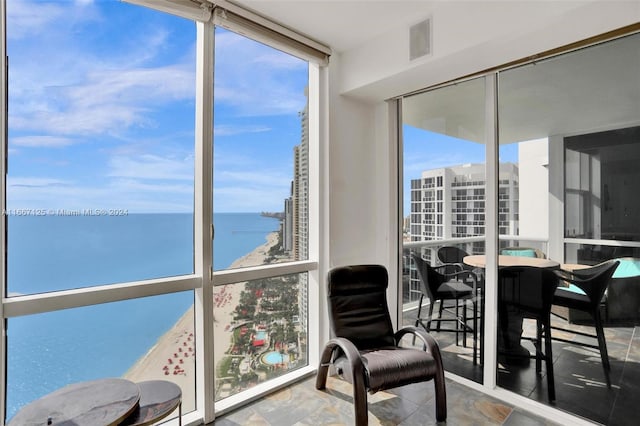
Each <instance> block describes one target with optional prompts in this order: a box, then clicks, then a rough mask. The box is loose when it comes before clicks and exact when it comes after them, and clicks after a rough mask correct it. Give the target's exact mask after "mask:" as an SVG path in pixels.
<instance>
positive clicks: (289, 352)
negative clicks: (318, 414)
mask: <svg viewBox="0 0 640 426" xmlns="http://www.w3.org/2000/svg"><path fill="white" fill-rule="evenodd" d="M306 289H307V274H296V275H285V276H280V277H272V278H266V279H262V280H253V281H247V282H242V283H237V284H229V285H225V286H221V287H216V289H215V296H214V297H215V299H214V302H215V305H214V316H215V319H216V321H215V323H214V327H215V329H214V335H215V348H216V351H215V364H216V369H215V371H216V373H215V374H216V397H215V399H216V401H219V400H221V399H223V398H226V397H228V396H231V395H234V394H236V393H238V392H240V391H243V390H246V389H248V388H250V387H252V386H255V385H256V384H258V383H262V382H265V381H267V380H270V379H272V378H275V377H278V376H281V375H283V374H286V373H288V372H290V371H292V370H294V369H296V368H300V367H303V366H306V365H307V364H308V353H307V314H306V312H307V302H306V300H307V297H306V296H307V291H306Z"/></svg>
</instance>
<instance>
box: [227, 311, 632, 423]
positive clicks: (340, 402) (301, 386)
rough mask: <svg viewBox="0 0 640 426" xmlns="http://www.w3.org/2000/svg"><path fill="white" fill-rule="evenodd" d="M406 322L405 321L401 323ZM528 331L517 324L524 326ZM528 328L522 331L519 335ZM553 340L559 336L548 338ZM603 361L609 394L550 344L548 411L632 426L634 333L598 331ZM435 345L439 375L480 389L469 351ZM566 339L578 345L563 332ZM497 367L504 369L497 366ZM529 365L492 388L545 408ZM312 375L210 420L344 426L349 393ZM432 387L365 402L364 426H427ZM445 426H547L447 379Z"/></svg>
mask: <svg viewBox="0 0 640 426" xmlns="http://www.w3.org/2000/svg"><path fill="white" fill-rule="evenodd" d="M405 322H406V323H410V322H411V318H410V317H409V316H407V317H405ZM554 322H555V323H556V325H563V326H569V327H574V328H575V329H577V330H582V331H592V330H593V328H591V327H588V326H576V325H573V324H571V325H569V324H567V323H566V322H563V320H561V319H558V318H555V319H554ZM527 325H529V326H530V325H531V324H525V326H527ZM528 328H529V327H525V334H526V333H527V330H528ZM554 333H561V332H556V331H554ZM605 334H606V339H607V346H608V350H609V357H610V362H611V381H612V387H611V388H610V389H608V388H607V387H606V385H605V382H604V373H603V370H602V364H601V361H600V357H599V352H598V351H597V350H595V349H589V348H584V347H579V346H576V345H571V344H568V343H562V342H557V341H554V342H553V358H554V369H555V374H554V376H555V382H556V395H557V400H556V402H555V404H554V406H555V407H556V408H558V409H560V410H563V411H567V412H570V413H573V414H576V415H579V416H581V417H584V418H586V419H588V420H591V421H593V422H596V423H601V424H604V425H615V426H626V425H629V426H631V425H634V426H635V425H637V424H639V423H638V422H639V420H638V418H637V416H636V412H637V407H638V401H639V400H638V395H640V327H637V326H636V327H634V326H626V327H606V330H605ZM434 335H435V336H436V338H437V339H438V341H439V343H440V347H441V350H442V354H443V361H444V364H445V367H446V368H447V370H449V371H452V372H454V373H455V374H458V375H460V376H462V377H466V378H468V379H470V380H474V381H476V382H480V381H481V380H482V367H481V366H473V364H472V362H471V350H470V348H462V347H461V346H456V345H455V344H454V341H453V337H452V336H453V334H452V333H440V334H438V333H434ZM563 335H564V337H567V338H569V339H575V340H578V339H584V338H582V337H580V336H579V335H575V334H572V333H563ZM503 367H504V366H503ZM534 367H535V363H534V362H533V361H532V362H531V363H530V364H529V366H525V367H518V368H516V367H504V368H500V369H499V372H498V384H499V386H501V387H504V388H506V389H508V390H511V391H513V392H515V393H518V394H521V395H523V396H526V397H528V398H531V399H534V400H537V401H540V402H542V403H545V404H548V401H547V388H546V377H545V376H544V367H543V374H542V375H541V376H538V375H536V373H535V368H534ZM314 380H315V376H314V377H311V378H308V379H306V380H304V381H302V382H300V383H297V384H295V385H293V386H291V387H287V388H285V389H283V390H281V391H279V392H276V393H274V394H272V395H270V396H267V397H265V398H263V399H260V400H258V401H256V402H254V403H252V404H250V405H247V406H245V407H243V408H241V409H239V410H237V411H234V412H231V413H228V414H226V415H224V416H222V417H219V418H218V419H216V421H215V424H216V425H222V426H235V425H256V426H261V425H264V426H270V425H272V426H288V425H314V426H315V425H332V426H338V425H351V424H353V406H352V403H351V386H350V385H349V384H348V383H345V382H343V381H341V380H338V379H332V378H330V379H329V381H328V383H327V390H326V391H317V390H316V389H315V387H314ZM433 397H434V394H433V383H432V382H428V383H422V384H415V385H410V386H405V387H401V388H397V389H393V390H391V391H388V392H378V393H377V394H374V395H369V424H370V425H402V426H409V425H435V424H437V422H436V421H435V407H434V401H433ZM447 406H448V419H447V424H449V425H456V426H458V425H460V426H464V425H507V426H520V425H522V426H530V425H531V426H534V425H552V424H553V423H550V422H548V421H546V420H544V419H541V418H538V417H536V416H533V415H531V414H530V413H528V412H525V411H523V410H520V409H518V408H517V407H513V406H510V405H508V404H505V403H504V402H502V401H499V400H496V399H493V398H491V397H489V396H487V395H485V394H483V393H481V392H478V391H475V390H473V389H470V388H468V387H466V386H464V385H461V384H459V383H457V382H453V381H451V380H447Z"/></svg>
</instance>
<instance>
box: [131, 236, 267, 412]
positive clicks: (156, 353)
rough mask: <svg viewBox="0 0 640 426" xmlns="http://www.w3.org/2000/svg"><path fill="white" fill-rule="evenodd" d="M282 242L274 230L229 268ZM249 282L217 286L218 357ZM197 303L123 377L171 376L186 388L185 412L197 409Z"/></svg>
mask: <svg viewBox="0 0 640 426" xmlns="http://www.w3.org/2000/svg"><path fill="white" fill-rule="evenodd" d="M277 243H278V232H277V231H273V232H270V233H269V234H268V235H267V237H266V242H265V243H264V244H262V245H260V246H258V247H256V248H255V249H253V250H252V251H251V252H249V253H247V254H246V255H244V256H242V257H240V258H238V259H236V260H235V261H234V262H233V263H232V264H231V265H230V266H229V268H227V269H235V268H241V267H245V266H257V265H262V264H264V260H265V259H266V256H267V254H268V253H269V250H270V249H271V247H273V246H274V245H276V244H277ZM244 289H245V282H240V283H237V284H225V285H222V286H219V287H214V289H213V298H214V300H213V306H214V307H213V309H214V321H213V327H214V336H216V339H215V341H214V360H215V362H214V363H215V366H214V368H217V364H218V362H219V361H220V360H221V359H222V358H223V357H224V356H225V353H226V352H227V350H228V349H229V346H230V344H231V338H232V336H233V328H232V327H231V322H232V320H233V315H232V314H233V311H234V310H235V307H236V306H237V304H238V301H239V299H240V294H241V293H242V292H243V291H244ZM194 314H195V312H194V306H193V305H191V306H190V307H189V308H188V309H187V311H186V312H185V313H184V314H183V315H182V316H181V317H180V318H179V319H178V321H177V322H176V323H175V324H174V325H173V326H171V328H169V330H168V331H167V332H166V333H164V334H163V335H162V336H160V337H159V338H158V341H157V342H156V343H155V344H154V345H153V346H152V347H151V348H150V349H149V350H148V351H147V352H146V353H145V354H144V355H142V356H141V357H140V358H139V359H138V360H137V361H136V362H135V363H134V364H133V365H132V366H131V367H130V368H129V369H128V370H127V371H126V372H125V373H124V374H123V375H122V377H123V378H125V379H128V380H131V381H133V382H140V381H145V380H159V379H160V380H170V381H172V382H174V383H176V384H177V385H178V386H180V388H181V389H182V402H183V413H185V412H189V411H192V410H194V409H195V408H196V407H195V406H194V404H195V362H194V359H195V349H196V348H195V330H194Z"/></svg>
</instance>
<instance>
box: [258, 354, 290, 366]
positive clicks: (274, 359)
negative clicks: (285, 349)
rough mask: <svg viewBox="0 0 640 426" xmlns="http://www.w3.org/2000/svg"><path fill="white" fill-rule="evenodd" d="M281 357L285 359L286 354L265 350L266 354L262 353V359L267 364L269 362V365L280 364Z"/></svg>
mask: <svg viewBox="0 0 640 426" xmlns="http://www.w3.org/2000/svg"><path fill="white" fill-rule="evenodd" d="M283 357H284V358H283ZM283 359H285V360H286V359H287V355H282V354H281V353H280V352H278V351H271V352H267V353H266V354H264V355H262V361H263V362H265V363H267V364H271V365H275V364H281V363H282V360H283Z"/></svg>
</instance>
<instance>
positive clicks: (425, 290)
mask: <svg viewBox="0 0 640 426" xmlns="http://www.w3.org/2000/svg"><path fill="white" fill-rule="evenodd" d="M411 257H412V259H413V262H414V263H415V265H416V269H417V272H418V278H419V279H420V287H421V294H420V301H419V303H418V314H417V317H416V323H415V325H416V326H418V325H421V326H422V327H424V329H425V330H426V331H427V332H430V331H431V323H432V322H435V323H436V324H437V325H436V331H438V332H441V331H453V332H455V334H456V345H457V344H458V340H459V335H460V334H462V344H463V347H466V346H467V332H471V333H472V334H473V364H474V365H475V364H477V363H478V338H477V337H478V336H477V331H478V300H477V297H478V280H477V277H476V275H475V274H474V273H473V272H471V271H469V270H466V269H463V268H459V269H458V271H456V272H450V273H447V272H446V270H447V268H451V264H447V265H441V266H436V267H433V266H431V265H429V263H428V262H427V261H425V260H424V259H422V257H420V256H419V255H417V254H416V253H412V255H411ZM440 271H442V272H440ZM425 296H427V297H428V298H429V302H430V303H429V314H428V317H427V318H422V302H423V300H424V297H425ZM445 301H453V305H448V306H446V305H445ZM469 301H470V302H471V305H472V312H473V314H472V317H471V318H470V319H471V320H472V323H473V325H472V326H469V325H468V324H467V322H468V320H469V318H468V317H467V306H466V305H467V302H469ZM436 302H439V305H440V306H439V312H438V317H437V318H434V317H433V307H434V305H435V304H436ZM452 309H453V311H451V310H452ZM460 310H462V313H461V312H460ZM447 312H451V313H452V314H453V316H448V317H447V316H444V315H443V314H444V313H447ZM425 321H426V324H425ZM443 322H451V323H453V324H454V328H442V323H443Z"/></svg>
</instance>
